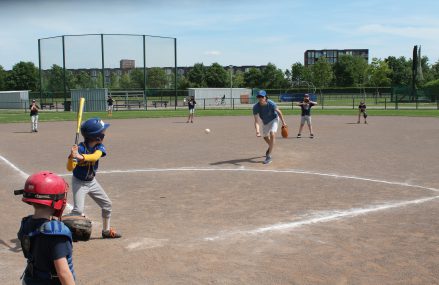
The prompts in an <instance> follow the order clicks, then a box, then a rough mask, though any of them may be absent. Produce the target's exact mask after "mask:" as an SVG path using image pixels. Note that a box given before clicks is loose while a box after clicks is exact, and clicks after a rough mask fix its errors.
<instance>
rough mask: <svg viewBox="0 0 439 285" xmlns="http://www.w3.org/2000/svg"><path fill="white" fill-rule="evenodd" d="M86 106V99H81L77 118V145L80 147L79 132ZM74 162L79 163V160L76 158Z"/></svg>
mask: <svg viewBox="0 0 439 285" xmlns="http://www.w3.org/2000/svg"><path fill="white" fill-rule="evenodd" d="M84 104H85V98H83V97H81V98H80V99H79V107H78V113H77V116H76V136H75V145H78V141H79V131H80V130H81V122H82V113H83V112H84ZM73 161H75V162H78V160H77V159H76V158H74V159H73Z"/></svg>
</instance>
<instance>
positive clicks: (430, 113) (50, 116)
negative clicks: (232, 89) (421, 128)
mask: <svg viewBox="0 0 439 285" xmlns="http://www.w3.org/2000/svg"><path fill="white" fill-rule="evenodd" d="M282 112H283V113H284V114H285V115H296V116H298V115H299V114H300V113H299V109H296V108H295V109H294V110H291V109H282ZM367 113H368V114H369V115H370V116H406V117H439V110H368V111H367ZM187 114H188V112H187V110H186V109H181V110H148V111H117V112H116V111H115V112H113V116H112V117H108V116H107V113H106V112H88V113H84V116H83V120H86V119H88V118H92V117H100V118H102V119H105V120H111V119H132V118H163V117H186V116H187ZM312 115H313V116H314V115H315V116H318V115H342V116H356V115H357V110H356V109H355V110H352V109H330V110H328V109H323V110H322V109H317V108H316V109H313V111H312ZM196 116H197V117H203V116H252V111H251V109H235V110H227V109H217V110H200V109H198V110H197V111H196ZM39 120H40V121H42V122H49V121H75V120H76V114H75V113H73V112H53V111H40V116H39ZM29 121H30V119H29V113H24V112H23V111H21V112H20V111H5V110H0V123H19V122H29Z"/></svg>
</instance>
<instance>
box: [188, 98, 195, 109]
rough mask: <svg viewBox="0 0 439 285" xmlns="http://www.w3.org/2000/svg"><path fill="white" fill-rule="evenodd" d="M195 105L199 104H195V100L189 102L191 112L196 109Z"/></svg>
mask: <svg viewBox="0 0 439 285" xmlns="http://www.w3.org/2000/svg"><path fill="white" fill-rule="evenodd" d="M195 104H197V102H195V100H189V102H188V103H187V105H188V107H189V110H191V109H195Z"/></svg>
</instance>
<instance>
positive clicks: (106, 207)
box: [71, 176, 111, 218]
mask: <svg viewBox="0 0 439 285" xmlns="http://www.w3.org/2000/svg"><path fill="white" fill-rule="evenodd" d="M72 192H73V202H74V205H73V210H72V212H71V213H72V214H75V215H82V214H83V213H84V206H85V195H87V194H88V195H89V196H90V197H91V198H92V199H93V200H94V201H95V202H96V204H98V205H99V207H101V209H102V218H110V216H111V200H110V198H108V196H107V193H105V191H104V189H103V188H102V186H101V185H100V184H99V182H98V181H97V180H96V178H95V179H93V180H92V181H84V180H80V179H78V178H76V177H75V176H72Z"/></svg>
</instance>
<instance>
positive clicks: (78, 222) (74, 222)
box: [61, 216, 92, 241]
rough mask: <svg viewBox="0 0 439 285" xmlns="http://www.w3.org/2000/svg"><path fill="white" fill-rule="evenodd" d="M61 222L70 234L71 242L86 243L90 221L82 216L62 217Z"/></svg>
mask: <svg viewBox="0 0 439 285" xmlns="http://www.w3.org/2000/svg"><path fill="white" fill-rule="evenodd" d="M61 221H62V222H63V223H64V224H65V225H66V226H67V227H68V228H69V229H70V231H71V232H72V238H73V241H78V240H80V241H88V240H89V239H90V236H91V229H92V226H91V220H89V219H87V218H86V217H83V216H62V217H61Z"/></svg>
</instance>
